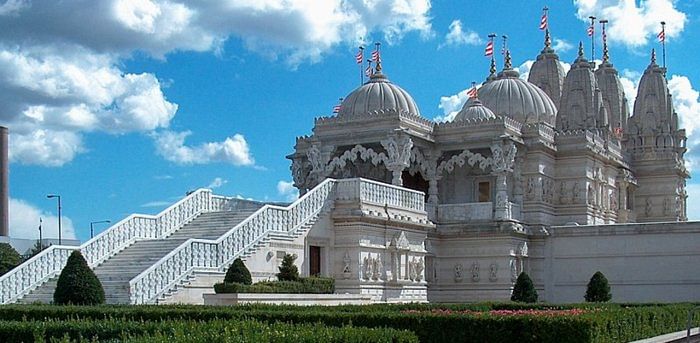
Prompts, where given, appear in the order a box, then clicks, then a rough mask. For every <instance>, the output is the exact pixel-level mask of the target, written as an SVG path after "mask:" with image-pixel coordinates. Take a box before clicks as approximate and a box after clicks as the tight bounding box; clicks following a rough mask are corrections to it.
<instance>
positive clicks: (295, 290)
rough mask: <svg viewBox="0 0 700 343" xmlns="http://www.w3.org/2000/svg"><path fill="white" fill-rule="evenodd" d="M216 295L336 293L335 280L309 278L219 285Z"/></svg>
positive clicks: (216, 285)
mask: <svg viewBox="0 0 700 343" xmlns="http://www.w3.org/2000/svg"><path fill="white" fill-rule="evenodd" d="M214 291H215V292H216V293H290V294H304V293H305V294H332V293H333V292H335V280H334V279H333V278H322V277H308V278H299V280H298V281H261V282H258V283H255V284H253V285H243V284H240V283H228V282H223V283H217V284H215V285H214Z"/></svg>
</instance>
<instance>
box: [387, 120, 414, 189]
mask: <svg viewBox="0 0 700 343" xmlns="http://www.w3.org/2000/svg"><path fill="white" fill-rule="evenodd" d="M381 143H382V146H383V147H384V149H385V150H386V153H387V163H386V168H387V169H388V170H389V171H391V174H392V179H391V184H393V185H397V186H402V185H403V180H402V179H401V173H403V170H404V169H406V168H408V166H409V162H410V160H411V148H413V141H412V140H411V138H410V137H408V136H407V135H405V134H401V133H393V134H390V135H389V137H388V138H387V139H385V140H383V141H381Z"/></svg>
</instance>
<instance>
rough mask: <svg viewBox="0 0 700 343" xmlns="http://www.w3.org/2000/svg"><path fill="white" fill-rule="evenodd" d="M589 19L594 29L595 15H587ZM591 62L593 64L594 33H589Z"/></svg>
mask: <svg viewBox="0 0 700 343" xmlns="http://www.w3.org/2000/svg"><path fill="white" fill-rule="evenodd" d="M588 18H589V19H591V27H592V28H594V30H595V17H594V16H590V17H588ZM591 62H592V63H594V64H595V34H592V35H591Z"/></svg>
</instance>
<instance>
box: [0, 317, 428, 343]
mask: <svg viewBox="0 0 700 343" xmlns="http://www.w3.org/2000/svg"><path fill="white" fill-rule="evenodd" d="M53 340H61V341H64V342H76V341H78V342H83V341H86V342H87V341H119V342H168V343H173V342H177V343H179V342H183V343H184V342H202V343H205V342H206V343H210V342H289V343H297V342H324V343H325V342H358V343H359V342H397V343H398V342H400V343H414V342H418V337H416V335H415V334H413V333H411V332H410V331H398V330H394V329H370V328H361V327H351V326H344V327H328V326H324V325H321V324H296V325H293V324H285V323H271V324H268V323H262V322H259V321H253V320H246V321H224V320H213V321H206V322H202V321H150V322H149V321H145V322H144V321H123V320H119V319H110V320H64V321H55V320H48V321H0V341H1V342H46V341H53Z"/></svg>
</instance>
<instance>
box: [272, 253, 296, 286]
mask: <svg viewBox="0 0 700 343" xmlns="http://www.w3.org/2000/svg"><path fill="white" fill-rule="evenodd" d="M296 259H297V257H296V255H290V254H286V255H284V258H282V265H281V266H280V267H279V270H280V272H279V273H277V279H278V280H280V281H297V280H299V269H298V268H297V266H295V265H294V261H295V260H296Z"/></svg>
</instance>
